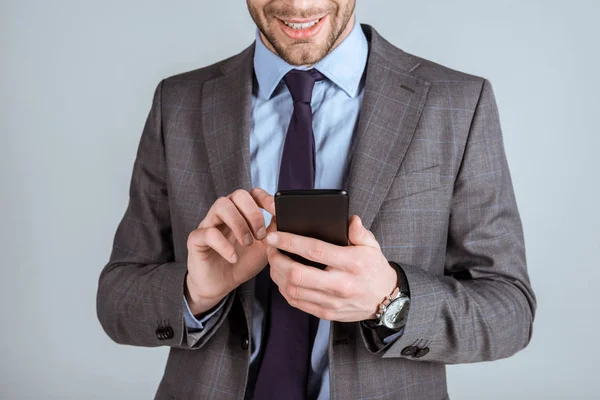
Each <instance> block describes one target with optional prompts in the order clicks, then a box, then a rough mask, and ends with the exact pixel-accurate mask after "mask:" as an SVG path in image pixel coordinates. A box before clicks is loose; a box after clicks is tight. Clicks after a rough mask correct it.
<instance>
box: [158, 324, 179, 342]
mask: <svg viewBox="0 0 600 400" xmlns="http://www.w3.org/2000/svg"><path fill="white" fill-rule="evenodd" d="M154 333H155V334H156V337H157V338H158V340H168V339H173V336H175V332H173V328H171V327H170V326H159V327H158V328H156V331H155V332H154Z"/></svg>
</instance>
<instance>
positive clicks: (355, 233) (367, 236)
mask: <svg viewBox="0 0 600 400" xmlns="http://www.w3.org/2000/svg"><path fill="white" fill-rule="evenodd" d="M348 239H349V240H350V243H352V244H353V245H355V246H369V247H376V248H379V242H377V239H375V235H373V233H372V232H371V231H369V230H368V229H367V228H365V227H364V226H363V224H362V220H361V219H360V217H359V216H358V215H353V216H352V217H350V223H349V226H348Z"/></svg>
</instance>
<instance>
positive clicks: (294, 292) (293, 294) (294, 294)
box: [285, 285, 300, 299]
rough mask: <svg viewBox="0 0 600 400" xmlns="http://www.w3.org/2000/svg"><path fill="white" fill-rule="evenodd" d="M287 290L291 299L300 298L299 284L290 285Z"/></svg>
mask: <svg viewBox="0 0 600 400" xmlns="http://www.w3.org/2000/svg"><path fill="white" fill-rule="evenodd" d="M285 292H286V293H287V295H288V296H289V297H290V299H299V298H300V289H299V288H298V286H294V285H288V286H287V287H286V288H285Z"/></svg>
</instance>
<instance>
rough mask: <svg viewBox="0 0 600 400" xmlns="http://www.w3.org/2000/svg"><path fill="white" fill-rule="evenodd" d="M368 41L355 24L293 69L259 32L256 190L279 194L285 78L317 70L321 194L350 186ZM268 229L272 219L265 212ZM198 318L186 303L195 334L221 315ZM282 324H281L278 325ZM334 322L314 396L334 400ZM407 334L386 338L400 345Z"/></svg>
mask: <svg viewBox="0 0 600 400" xmlns="http://www.w3.org/2000/svg"><path fill="white" fill-rule="evenodd" d="M368 51H369V48H368V42H367V39H366V37H365V35H364V33H363V31H362V29H361V28H360V24H359V23H358V21H357V20H355V23H354V27H353V29H352V31H351V32H350V34H349V35H348V36H347V37H346V38H345V39H344V41H342V43H340V44H339V45H338V46H337V47H336V48H335V49H334V50H333V51H332V52H330V53H329V54H328V55H327V56H325V57H324V58H323V59H322V60H321V61H319V62H318V63H316V64H315V65H314V66H311V67H297V66H293V65H290V64H288V63H287V62H285V61H284V60H283V59H282V58H280V57H279V56H278V55H276V54H274V53H273V52H271V51H270V50H269V49H268V48H267V47H266V46H265V45H264V43H263V42H262V40H261V38H260V36H259V33H258V30H257V32H256V45H255V54H254V72H255V74H256V79H257V82H258V88H254V91H253V95H252V111H251V115H252V125H251V129H250V160H251V175H252V187H260V188H262V189H264V190H266V191H267V192H269V193H271V194H274V193H275V192H277V182H278V180H279V166H280V163H281V157H282V152H283V144H284V141H285V135H286V132H287V129H288V125H289V123H290V119H291V117H292V111H293V101H292V97H291V95H290V92H289V90H288V89H287V86H286V85H285V83H283V81H282V78H283V77H284V75H285V74H286V73H288V72H289V71H290V70H292V69H310V68H316V69H317V70H318V71H320V72H321V73H322V74H323V75H325V76H326V77H327V79H325V80H323V81H319V82H316V84H315V87H314V90H313V94H312V100H311V106H312V110H313V132H314V137H315V151H316V161H315V164H316V171H315V188H316V189H342V188H344V187H345V179H346V177H347V168H348V164H349V153H350V146H351V142H352V136H353V135H354V131H355V128H356V125H357V124H356V122H357V120H358V115H359V110H360V106H361V102H362V98H363V91H364V81H363V80H362V77H363V73H364V70H365V67H366V64H367V57H368ZM262 212H263V215H264V217H265V224H266V225H267V226H268V224H269V222H270V220H271V215H270V214H269V213H267V212H266V211H265V210H262ZM225 300H226V298H225V299H223V301H222V302H221V303H220V305H219V306H218V307H216V309H215V311H213V312H212V313H210V314H208V315H206V316H204V317H203V318H202V319H200V320H198V319H196V318H195V317H194V316H193V315H192V313H191V311H190V309H189V307H188V305H187V302H185V299H184V316H185V322H186V325H187V328H188V331H189V332H194V331H197V330H201V329H204V324H205V323H206V322H207V321H208V320H209V319H210V318H211V317H212V316H213V315H214V314H215V313H217V312H218V311H219V309H220V308H221V307H222V306H223V304H224V303H225ZM253 313H254V316H253V321H252V340H251V355H250V367H251V368H256V367H257V366H256V362H255V360H256V357H257V355H258V353H259V350H260V348H261V339H262V331H263V328H264V325H263V324H264V315H265V313H264V306H263V305H262V304H261V303H260V301H258V300H257V301H255V302H254V309H253ZM275 323H276V322H275ZM329 330H330V321H327V320H320V321H319V328H318V330H317V335H316V337H315V342H314V344H313V348H312V353H311V371H309V388H308V389H309V397H310V398H311V399H318V400H328V399H329V360H328V354H327V347H328V343H329ZM401 334H402V332H399V333H397V334H394V335H392V336H389V337H387V338H385V339H384V342H385V343H389V342H390V341H393V340H395V339H396V338H397V337H399V336H400V335H401Z"/></svg>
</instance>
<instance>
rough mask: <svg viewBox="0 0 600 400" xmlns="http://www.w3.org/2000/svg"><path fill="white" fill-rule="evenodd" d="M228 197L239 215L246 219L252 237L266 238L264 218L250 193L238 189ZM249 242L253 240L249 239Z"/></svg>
mask: <svg viewBox="0 0 600 400" xmlns="http://www.w3.org/2000/svg"><path fill="white" fill-rule="evenodd" d="M228 197H229V198H230V199H231V201H233V204H234V205H235V206H236V207H237V209H238V211H239V212H240V214H242V216H243V217H244V218H245V219H246V222H247V223H248V226H250V227H251V229H252V233H253V236H254V237H255V238H256V239H258V240H262V239H264V237H265V236H267V230H266V228H265V217H264V216H263V214H262V212H261V211H260V208H259V207H258V204H256V201H254V198H253V197H252V196H251V195H250V193H248V192H247V191H245V190H243V189H238V190H236V191H235V192H233V193H231V194H230V195H229V196H228ZM250 240H253V239H252V238H250ZM250 243H252V241H250Z"/></svg>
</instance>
